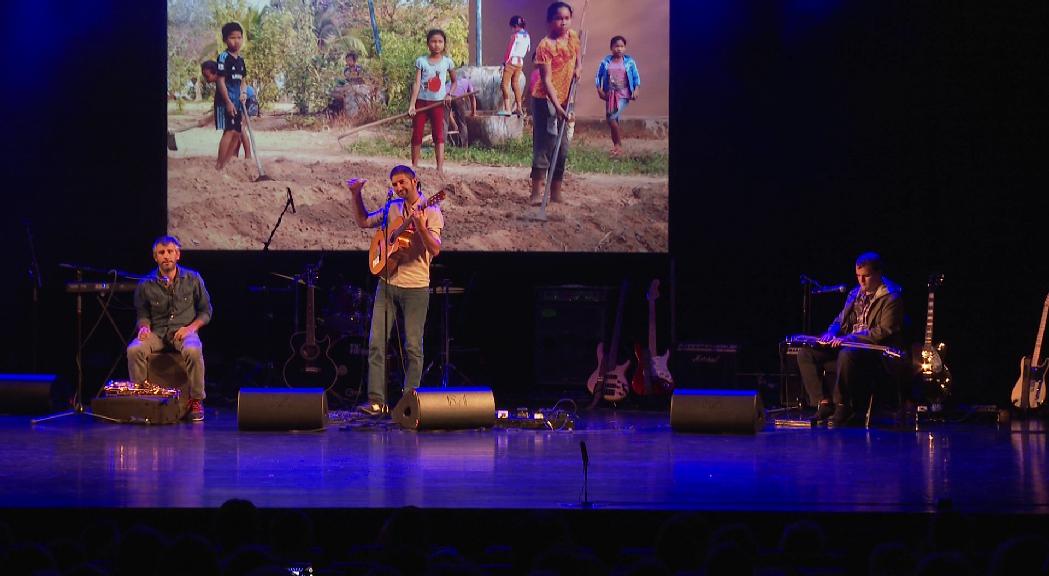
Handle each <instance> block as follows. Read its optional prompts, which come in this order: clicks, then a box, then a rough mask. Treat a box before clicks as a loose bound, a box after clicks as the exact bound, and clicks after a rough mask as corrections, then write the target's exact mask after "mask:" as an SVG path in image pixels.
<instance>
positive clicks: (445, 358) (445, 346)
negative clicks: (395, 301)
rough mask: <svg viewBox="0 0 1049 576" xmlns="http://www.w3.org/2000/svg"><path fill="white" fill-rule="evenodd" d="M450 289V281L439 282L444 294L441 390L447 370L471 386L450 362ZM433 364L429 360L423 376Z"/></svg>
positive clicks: (444, 383) (432, 361) (446, 382)
mask: <svg viewBox="0 0 1049 576" xmlns="http://www.w3.org/2000/svg"><path fill="white" fill-rule="evenodd" d="M451 288H452V287H451V281H450V280H448V279H445V280H444V281H442V282H441V290H442V291H443V292H444V304H443V305H442V310H441V340H442V348H441V358H440V363H441V388H447V387H448V371H449V370H454V371H455V373H456V374H458V375H459V379H460V380H461V381H462V382H463V383H465V384H466V385H467V386H470V385H471V382H470V379H469V378H467V377H466V375H465V374H463V372H462V370H459V369H458V368H457V367H456V366H455V364H452V361H451V349H450V344H451V341H452V338H451V330H450V328H449V326H448V317H449V311H450V310H451V293H452V292H451ZM434 362H435V361H434V360H431V361H430V363H429V364H428V365H427V366H426V370H423V376H426V375H427V374H429V373H430V369H431V368H433V367H434Z"/></svg>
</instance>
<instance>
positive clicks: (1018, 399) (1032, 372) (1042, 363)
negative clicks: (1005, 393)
mask: <svg viewBox="0 0 1049 576" xmlns="http://www.w3.org/2000/svg"><path fill="white" fill-rule="evenodd" d="M1046 316H1049V295H1047V296H1046V297H1045V305H1044V306H1042V321H1041V322H1040V323H1039V324H1038V336H1036V337H1035V339H1034V352H1032V353H1031V355H1030V356H1024V357H1023V358H1021V359H1020V379H1019V380H1017V381H1016V385H1015V386H1013V392H1012V394H1010V395H1009V396H1010V400H1012V403H1013V406H1016V407H1017V408H1019V409H1020V410H1021V411H1022V412H1024V413H1027V412H1028V411H1029V410H1034V409H1037V408H1039V407H1041V406H1042V404H1044V403H1045V373H1046V371H1047V370H1046V368H1047V367H1049V358H1047V359H1046V360H1041V357H1042V336H1044V335H1045V320H1046Z"/></svg>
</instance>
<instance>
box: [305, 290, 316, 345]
mask: <svg viewBox="0 0 1049 576" xmlns="http://www.w3.org/2000/svg"><path fill="white" fill-rule="evenodd" d="M316 343H317V318H316V316H315V315H314V314H313V281H312V280H310V281H309V283H308V284H307V286H306V344H308V345H311V346H312V345H314V344H316Z"/></svg>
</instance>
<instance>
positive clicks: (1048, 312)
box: [1031, 296, 1049, 366]
mask: <svg viewBox="0 0 1049 576" xmlns="http://www.w3.org/2000/svg"><path fill="white" fill-rule="evenodd" d="M1046 316H1049V296H1047V297H1046V299H1045V306H1043V307H1042V321H1041V322H1040V323H1039V324H1038V337H1037V338H1035V339H1034V352H1032V353H1031V365H1032V366H1035V365H1037V364H1038V362H1039V361H1040V360H1041V359H1042V336H1044V335H1045V319H1046Z"/></svg>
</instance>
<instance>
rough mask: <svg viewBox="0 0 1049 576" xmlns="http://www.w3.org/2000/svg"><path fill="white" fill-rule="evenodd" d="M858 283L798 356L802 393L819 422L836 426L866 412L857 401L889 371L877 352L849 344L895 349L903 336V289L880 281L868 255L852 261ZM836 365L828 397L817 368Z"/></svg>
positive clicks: (875, 261)
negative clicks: (814, 407) (823, 329)
mask: <svg viewBox="0 0 1049 576" xmlns="http://www.w3.org/2000/svg"><path fill="white" fill-rule="evenodd" d="M856 282H857V283H858V284H859V285H858V286H857V287H856V288H853V289H852V291H851V292H849V297H848V298H847V299H846V300H845V307H844V308H842V310H841V312H840V313H839V314H838V317H837V318H835V319H834V322H832V323H831V325H830V327H828V328H827V331H826V332H825V333H824V334H823V335H822V336H821V337H820V338H819V340H818V343H819V346H818V347H816V348H802V349H801V350H799V351H798V369H799V370H800V372H801V380H802V382H803V383H804V385H805V393H806V394H807V395H808V398H809V403H810V404H811V405H818V409H817V411H816V418H817V420H826V419H827V418H830V421H831V423H832V424H834V425H836V426H841V425H843V424H845V423H846V422H847V421H848V420H849V419H850V418H851V417H852V415H853V414H855V413H856V412H857V411H858V410H860V409H865V408H866V407H865V406H861V405H858V404H856V401H857V400H859V402H862V403H863V404H865V403H866V402H865V400H866V396H867V395H868V393H869V392H870V391H872V385H873V382H874V379H875V377H876V376H877V375H878V373H879V372H881V371H885V370H886V369H887V367H886V366H885V365H884V364H883V359H882V358H881V353H880V352H878V351H876V350H867V349H863V348H856V347H850V346H848V344H849V343H857V344H861V345H862V344H874V345H880V346H897V345H898V344H899V343H900V340H901V338H902V336H903V299H902V293H903V290H902V289H901V288H900V286H899V285H897V284H896V283H894V282H892V281H890V280H889V279H888V278H886V277H884V276H882V263H881V257H880V256H878V255H877V254H875V253H874V252H866V253H864V254H861V255H860V256H859V258H857V259H856ZM835 361H836V364H837V378H836V379H835V381H834V387H833V390H832V392H831V398H828V397H827V391H826V390H825V389H824V386H823V379H822V378H821V377H820V368H828V367H829V365H830V364H831V363H834V362H835ZM832 400H833V403H832Z"/></svg>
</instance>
